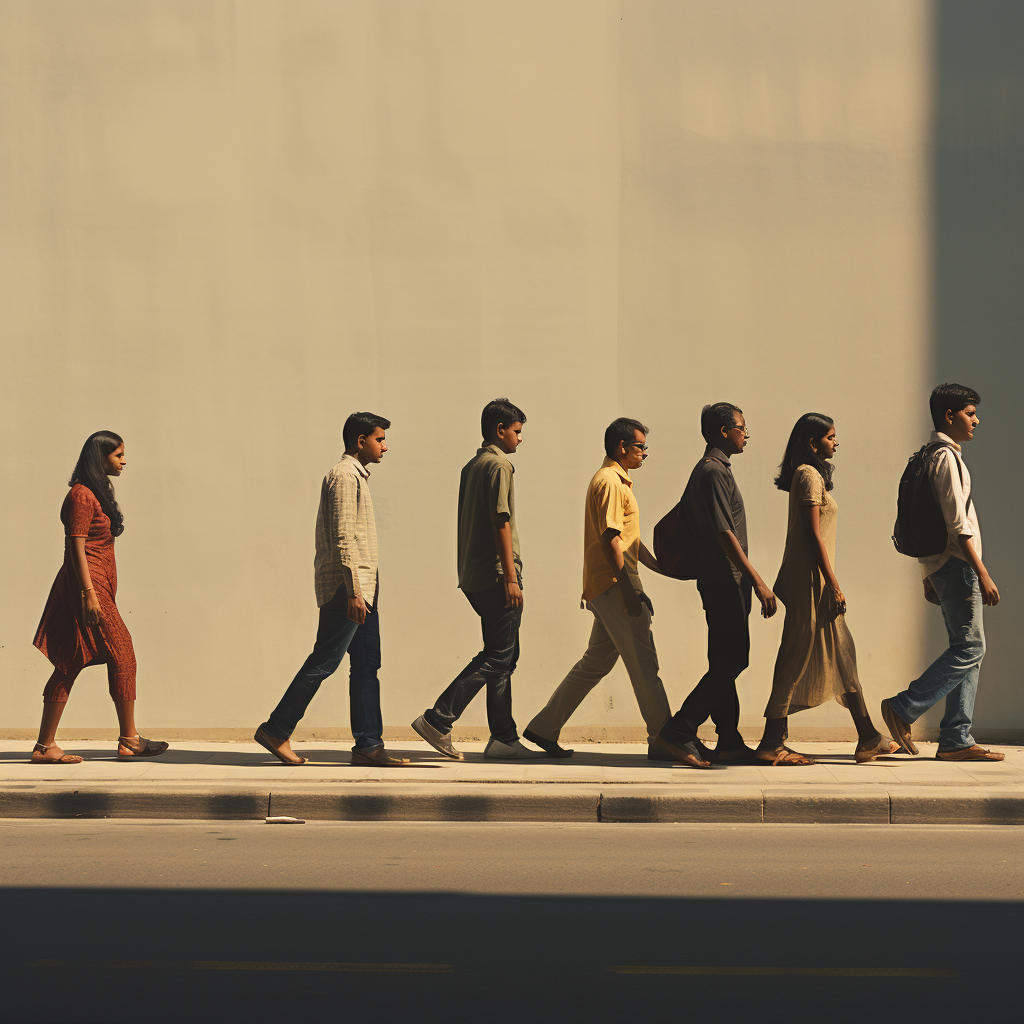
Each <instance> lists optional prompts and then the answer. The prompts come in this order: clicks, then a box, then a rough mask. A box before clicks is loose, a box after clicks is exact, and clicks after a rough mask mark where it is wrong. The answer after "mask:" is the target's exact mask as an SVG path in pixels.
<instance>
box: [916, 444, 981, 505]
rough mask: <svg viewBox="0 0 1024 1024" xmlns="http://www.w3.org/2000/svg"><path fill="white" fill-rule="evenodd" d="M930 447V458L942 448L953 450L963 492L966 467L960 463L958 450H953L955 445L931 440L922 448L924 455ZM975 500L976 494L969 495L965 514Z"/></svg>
mask: <svg viewBox="0 0 1024 1024" xmlns="http://www.w3.org/2000/svg"><path fill="white" fill-rule="evenodd" d="M929 448H931V451H930V452H928V455H927V457H928V458H930V457H931V456H932V455H934V454H935V453H936V452H937V451H938V450H939V449H940V448H948V449H949V450H950V451H951V452H953V461H954V462H955V463H956V471H957V475H958V476H959V477H960V491H961V493H963V489H964V468H963V466H961V465H960V460H959V459H958V458H957V457H956V452H955V451H954V450H953V446H952V445H951V444H950V443H949V442H948V441H929V442H928V443H927V444H926V445H925V446H924V448H922V449H921V454H922V455H924V453H925V452H926V451H927V450H928V449H929ZM973 501H974V495H973V494H969V495H967V501H966V502H965V504H964V515H967V513H968V512H970V510H971V504H972V503H973Z"/></svg>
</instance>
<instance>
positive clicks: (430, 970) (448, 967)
mask: <svg viewBox="0 0 1024 1024" xmlns="http://www.w3.org/2000/svg"><path fill="white" fill-rule="evenodd" d="M29 966H30V967H43V968H53V967H99V968H113V969H115V970H125V969H128V970H132V969H139V968H145V967H160V968H169V969H172V970H179V971H332V972H338V971H342V972H346V973H351V974H449V973H451V972H452V971H454V970H455V965H454V964H386V963H377V964H359V963H322V962H321V963H318V962H307V961H276V960H164V961H157V960H91V961H83V960H35V961H33V962H32V963H31V964H30V965H29Z"/></svg>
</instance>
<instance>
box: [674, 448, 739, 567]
mask: <svg viewBox="0 0 1024 1024" xmlns="http://www.w3.org/2000/svg"><path fill="white" fill-rule="evenodd" d="M683 511H684V513H685V515H686V523H687V525H688V526H689V528H690V531H691V534H692V536H693V540H694V547H695V550H696V552H697V583H698V585H699V584H700V581H701V580H702V579H710V578H714V577H720V576H723V575H726V574H728V573H731V574H732V576H733V578H734V579H735V580H736V582H737V583H739V582H741V581H742V579H743V575H742V573H741V572H740V571H739V569H737V568H736V567H735V566H734V565H733V564H732V562H730V561H729V559H728V558H727V557H726V554H725V552H724V551H723V550H722V547H721V545H720V544H719V543H718V534H720V533H725V532H726V531H727V530H731V531H732V532H733V533H734V534H735V535H736V539H737V540H738V541H739V542H740V547H741V548H743V553H744V554H746V553H747V514H746V510H745V509H744V507H743V495H742V494H740V489H739V487H737V486H736V479H735V477H734V476H733V475H732V463H731V462H730V460H729V456H728V455H726V454H725V452H723V451H722V450H721V449H719V448H716V447H714V445H710V444H709V445H708V446H707V449H706V450H705V452H704V455H703V456H702V457H701V460H700V462H698V463H697V465H696V466H694V467H693V472H692V473H691V474H690V479H689V480H688V481H687V482H686V489H685V490H684V491H683Z"/></svg>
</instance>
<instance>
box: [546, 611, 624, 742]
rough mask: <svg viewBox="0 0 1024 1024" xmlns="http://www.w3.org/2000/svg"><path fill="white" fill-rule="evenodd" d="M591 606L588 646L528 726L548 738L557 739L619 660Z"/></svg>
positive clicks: (616, 651)
mask: <svg viewBox="0 0 1024 1024" xmlns="http://www.w3.org/2000/svg"><path fill="white" fill-rule="evenodd" d="M587 607H588V609H589V610H590V611H591V612H592V613H593V615H594V625H593V627H592V629H591V630H590V641H589V642H588V644H587V649H586V651H585V652H584V655H583V657H582V658H580V660H579V661H577V662H576V664H575V665H573V667H572V668H571V669H570V670H569V674H568V675H567V676H566V677H565V678H564V679H563V680H562V681H561V682H560V683H559V684H558V686H557V687H556V688H555V692H554V693H553V694H551V697H550V698H549V699H548V702H547V704H545V705H544V707H543V708H542V709H541V710H540V711H539V712H538V713H537V714H536V715H535V716H534V719H533V721H532V722H530V724H529V726H527V729H526V732H528V733H534V734H536V735H537V736H540V737H541V738H542V739H545V740H550V741H552V742H557V740H558V736H559V733H561V731H562V727H563V726H564V725H565V723H566V722H567V721H569V718H570V716H571V715H572V713H573V712H574V711H575V710H576V709H577V708H578V707H579V706H580V704H582V703H583V698H584V697H586V696H587V694H588V693H590V691H591V690H593V689H594V687H595V686H597V684H598V683H599V682H600V681H601V680H602V679H604V677H605V676H606V675H608V673H609V672H611V670H612V668H614V666H615V662H616V661H618V660H619V652H618V650H617V649H616V647H615V643H614V642H613V641H612V638H611V637H610V636H609V635H608V631H607V630H606V629H605V628H604V625H603V624H602V622H601V619H600V618H599V617H598V615H597V613H596V612H595V611H594V603H593V601H591V602H590V603H589V604H588V605H587Z"/></svg>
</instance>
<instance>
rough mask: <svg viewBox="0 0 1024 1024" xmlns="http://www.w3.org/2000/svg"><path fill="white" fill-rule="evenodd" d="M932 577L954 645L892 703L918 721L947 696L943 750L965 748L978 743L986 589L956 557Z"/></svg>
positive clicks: (910, 719)
mask: <svg viewBox="0 0 1024 1024" xmlns="http://www.w3.org/2000/svg"><path fill="white" fill-rule="evenodd" d="M928 579H929V580H930V581H931V584H932V586H933V587H934V588H935V593H936V594H938V596H939V600H940V602H941V603H942V617H943V619H945V620H946V632H947V633H948V634H949V647H948V648H947V649H946V650H945V651H943V652H942V654H940V655H939V656H938V657H937V658H936V659H935V661H933V662H932V664H931V665H929V666H928V668H926V669H925V671H924V674H923V675H921V676H919V677H918V678H917V679H915V680H914V681H913V682H912V683H911V684H910V685H909V686H908V687H907V688H906V689H905V690H904V691H903V692H902V693H898V694H896V696H895V697H893V698H892V700H891V701H890V702H889V703H890V704H891V705H892V708H893V710H894V711H895V712H896V714H897V715H899V716H900V718H902V719H903V720H904V721H905V722H907V723H913V722H916V721H917V719H918V718H920V717H921V715H923V714H924V713H925V712H926V711H927V710H928V709H929V708H930V707H931V706H932V705H933V704H937V703H938V702H939V701H940V700H942V698H943V697H945V698H946V713H945V714H944V715H943V716H942V721H941V722H940V723H939V750H941V751H943V752H945V751H949V750H962V749H963V748H964V747H973V746H974V737H973V736H972V735H971V721H972V719H973V717H974V698H975V697H976V696H977V693H978V674H979V673H980V672H981V659H982V658H984V657H985V627H984V625H983V624H982V621H981V613H982V607H983V606H982V603H981V588H980V587H979V586H978V576H977V574H976V573H975V571H974V570H973V569H972V568H971V567H970V566H969V565H968V564H967V563H966V562H965V561H963V560H962V559H960V558H950V559H949V560H948V561H947V562H946V563H945V564H944V565H943V566H942V568H941V569H939V570H937V571H936V572H933V573H932V574H931V576H929V577H928Z"/></svg>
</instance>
